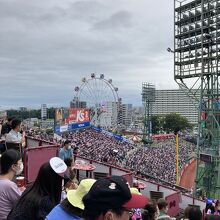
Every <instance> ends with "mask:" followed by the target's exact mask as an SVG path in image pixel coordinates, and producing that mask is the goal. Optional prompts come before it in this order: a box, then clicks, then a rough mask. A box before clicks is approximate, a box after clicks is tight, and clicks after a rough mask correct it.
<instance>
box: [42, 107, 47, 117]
mask: <svg viewBox="0 0 220 220" xmlns="http://www.w3.org/2000/svg"><path fill="white" fill-rule="evenodd" d="M46 118H47V105H46V104H42V105H41V119H43V120H45V119H46Z"/></svg>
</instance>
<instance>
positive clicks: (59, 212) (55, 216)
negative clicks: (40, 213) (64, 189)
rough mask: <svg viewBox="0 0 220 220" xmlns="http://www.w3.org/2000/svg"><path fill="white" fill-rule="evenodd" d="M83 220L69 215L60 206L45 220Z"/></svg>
mask: <svg viewBox="0 0 220 220" xmlns="http://www.w3.org/2000/svg"><path fill="white" fill-rule="evenodd" d="M62 219H63V220H83V219H82V218H80V217H78V216H76V215H73V214H69V213H67V212H66V211H65V210H64V209H63V208H62V206H61V205H60V204H59V205H57V206H56V207H54V208H53V209H52V211H51V212H50V213H49V214H48V216H47V217H46V219H45V220H62Z"/></svg>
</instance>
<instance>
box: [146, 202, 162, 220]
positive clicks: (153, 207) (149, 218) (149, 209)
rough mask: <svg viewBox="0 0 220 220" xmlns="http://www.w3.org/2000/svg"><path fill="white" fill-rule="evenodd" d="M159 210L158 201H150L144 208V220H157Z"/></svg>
mask: <svg viewBox="0 0 220 220" xmlns="http://www.w3.org/2000/svg"><path fill="white" fill-rule="evenodd" d="M158 214H159V210H158V207H157V204H156V203H153V202H150V203H148V204H147V205H146V206H145V207H144V208H143V210H142V220H156V219H157V217H158Z"/></svg>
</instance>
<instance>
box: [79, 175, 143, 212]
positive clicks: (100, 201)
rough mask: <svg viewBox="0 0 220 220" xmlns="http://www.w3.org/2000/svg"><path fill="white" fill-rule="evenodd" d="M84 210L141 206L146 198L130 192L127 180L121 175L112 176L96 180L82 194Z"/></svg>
mask: <svg viewBox="0 0 220 220" xmlns="http://www.w3.org/2000/svg"><path fill="white" fill-rule="evenodd" d="M83 203H84V205H85V210H93V209H94V208H95V209H97V208H98V209H99V210H108V209H117V208H122V207H124V208H142V207H144V206H145V205H146V203H147V198H146V197H144V196H142V195H137V194H136V195H134V194H131V192H130V188H129V185H128V182H127V180H126V179H125V178H123V177H122V176H112V177H107V178H102V179H99V180H97V181H96V182H95V183H94V184H93V186H92V187H91V189H90V191H89V192H88V193H87V194H86V195H85V196H84V198H83Z"/></svg>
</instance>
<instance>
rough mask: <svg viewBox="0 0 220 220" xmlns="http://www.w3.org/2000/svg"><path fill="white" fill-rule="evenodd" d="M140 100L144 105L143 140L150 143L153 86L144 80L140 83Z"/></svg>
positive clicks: (153, 97)
mask: <svg viewBox="0 0 220 220" xmlns="http://www.w3.org/2000/svg"><path fill="white" fill-rule="evenodd" d="M142 102H143V105H144V132H143V142H144V143H147V144H151V143H152V142H153V140H152V121H151V117H152V105H153V102H155V86H154V85H152V84H150V83H147V82H144V83H142Z"/></svg>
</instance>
